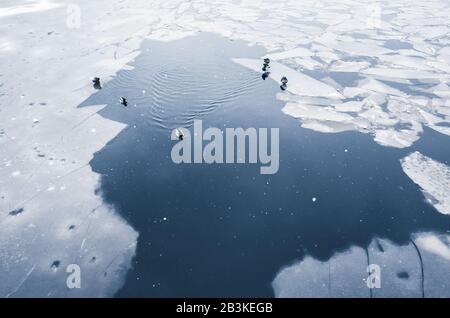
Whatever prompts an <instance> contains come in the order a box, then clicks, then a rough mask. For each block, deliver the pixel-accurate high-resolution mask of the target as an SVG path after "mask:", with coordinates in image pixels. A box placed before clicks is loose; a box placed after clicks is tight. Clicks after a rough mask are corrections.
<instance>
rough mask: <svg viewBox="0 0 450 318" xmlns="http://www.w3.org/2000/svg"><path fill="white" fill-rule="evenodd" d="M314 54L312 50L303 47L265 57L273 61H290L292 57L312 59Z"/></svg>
mask: <svg viewBox="0 0 450 318" xmlns="http://www.w3.org/2000/svg"><path fill="white" fill-rule="evenodd" d="M313 55H314V53H313V52H311V51H310V50H308V49H306V48H302V47H298V48H296V49H292V50H288V51H284V52H277V53H270V54H267V55H265V56H264V57H268V58H270V59H271V60H274V61H279V60H284V59H289V58H292V57H310V56H313Z"/></svg>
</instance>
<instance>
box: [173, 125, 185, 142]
mask: <svg viewBox="0 0 450 318" xmlns="http://www.w3.org/2000/svg"><path fill="white" fill-rule="evenodd" d="M175 133H176V135H177V137H178V139H179V140H183V138H184V134H183V132H182V131H181V129H179V128H177V130H176V132H175Z"/></svg>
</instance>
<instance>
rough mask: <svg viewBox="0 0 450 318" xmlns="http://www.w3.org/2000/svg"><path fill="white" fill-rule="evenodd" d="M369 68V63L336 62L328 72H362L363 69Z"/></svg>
mask: <svg viewBox="0 0 450 318" xmlns="http://www.w3.org/2000/svg"><path fill="white" fill-rule="evenodd" d="M369 66H370V63H369V62H346V61H336V62H334V63H333V64H332V65H331V66H330V67H329V68H328V70H329V71H331V72H360V71H361V70H362V69H366V68H368V67H369Z"/></svg>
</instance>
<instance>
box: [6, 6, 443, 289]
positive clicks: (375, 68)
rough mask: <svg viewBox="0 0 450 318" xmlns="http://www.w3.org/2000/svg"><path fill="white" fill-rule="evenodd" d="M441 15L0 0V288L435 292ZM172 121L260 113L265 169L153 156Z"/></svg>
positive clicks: (423, 9)
mask: <svg viewBox="0 0 450 318" xmlns="http://www.w3.org/2000/svg"><path fill="white" fill-rule="evenodd" d="M449 16H450V3H449V2H448V1H442V0H427V1H421V0H417V1H414V2H411V1H409V0H393V1H390V2H373V1H371V0H365V1H364V0H361V1H357V2H354V1H350V0H338V1H335V0H321V1H317V0H304V1H302V2H301V4H300V3H299V1H298V0H280V1H276V2H274V1H268V0H251V1H250V0H240V1H223V0H210V1H200V0H199V1H180V0H164V1H162V0H153V1H148V0H133V1H130V0H96V1H88V0H79V1H76V3H73V2H72V1H63V0H60V1H56V0H55V1H53V0H21V1H12V0H4V1H2V2H1V4H0V60H1V61H2V62H3V63H1V66H0V153H1V157H0V281H1V284H0V297H111V296H114V295H115V296H156V297H159V296H209V297H210V296H276V297H350V296H352V297H423V296H425V297H450V276H449V275H448V271H449V270H450V233H449V230H450V228H449V227H450V221H449V220H450V219H449V215H450V150H449V149H450V147H449V146H450V138H449V136H450V64H449V61H450V37H449V34H450V25H449V23H448V17H449ZM264 58H270V60H271V63H270V66H271V67H270V74H266V75H265V77H264V78H265V80H263V77H262V76H263V72H262V61H263V59H264ZM4 61H6V62H4ZM283 76H287V78H288V79H289V82H288V85H287V87H285V88H286V90H285V91H283V92H282V91H281V90H280V87H279V85H280V83H279V82H280V80H281V78H282V77H283ZM94 77H99V78H100V79H101V84H102V86H103V89H102V90H96V89H95V88H94V87H93V85H92V79H93V78H94ZM266 77H267V78H266ZM121 96H124V97H126V98H127V100H128V106H127V107H123V106H122V105H120V103H119V97H121ZM194 120H202V121H203V127H204V129H206V128H209V127H217V128H219V129H222V130H223V129H225V128H237V127H243V128H249V127H254V128H278V129H280V162H279V171H278V173H276V174H273V175H261V173H260V167H261V164H223V165H218V164H214V165H207V164H195V165H194V164H192V165H188V164H182V165H176V164H174V163H173V162H172V160H171V158H170V151H171V149H172V146H173V145H174V144H175V141H172V140H171V139H170V134H171V131H172V130H173V129H174V128H178V127H184V128H188V129H192V123H193V122H194ZM191 131H192V130H191ZM368 265H371V266H372V265H373V266H372V267H371V268H374V270H375V269H376V268H377V266H378V268H379V269H380V270H381V280H382V284H381V286H382V287H381V288H379V289H378V288H375V289H369V288H367V283H368V282H371V281H372V278H373V277H371V278H370V277H369V279H368V272H367V266H368ZM74 266H75V267H74ZM77 267H78V268H79V269H80V271H81V273H82V274H81V277H82V284H81V286H82V287H80V288H70V287H69V286H68V284H67V278H68V277H67V276H68V269H69V268H77ZM369 287H370V286H369Z"/></svg>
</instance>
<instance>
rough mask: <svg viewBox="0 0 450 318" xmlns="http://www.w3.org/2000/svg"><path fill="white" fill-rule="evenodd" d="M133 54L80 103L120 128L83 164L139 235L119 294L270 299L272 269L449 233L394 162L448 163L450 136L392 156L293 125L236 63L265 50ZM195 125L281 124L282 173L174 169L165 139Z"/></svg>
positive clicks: (175, 47) (218, 44)
mask: <svg viewBox="0 0 450 318" xmlns="http://www.w3.org/2000/svg"><path fill="white" fill-rule="evenodd" d="M142 51H143V52H142V54H141V55H140V56H139V57H138V58H137V59H136V61H135V62H133V63H132V66H134V69H133V70H123V71H120V72H119V73H118V74H117V76H116V77H115V78H114V79H113V80H112V81H110V82H109V83H108V84H107V85H106V86H105V87H104V88H103V89H102V90H101V91H98V92H96V93H95V94H93V95H92V97H91V98H89V99H88V100H87V101H85V102H84V103H83V105H82V106H87V105H92V104H105V103H106V104H108V106H107V107H106V108H105V109H104V110H103V111H102V112H101V114H102V115H103V116H104V117H106V118H110V119H112V120H116V121H120V122H123V123H126V124H128V128H126V129H125V130H124V131H123V132H122V133H121V134H120V135H119V136H117V138H115V139H114V140H112V141H111V142H110V143H109V144H108V145H107V146H106V147H105V148H104V149H102V150H101V151H100V152H98V153H97V154H96V155H95V157H94V159H93V160H92V162H91V165H92V167H93V169H94V170H95V171H96V172H98V173H100V174H101V175H102V179H101V192H102V195H103V197H104V199H105V200H106V201H107V202H109V203H111V204H113V205H114V206H115V207H116V208H117V210H118V211H119V212H120V213H121V214H122V215H123V217H124V218H126V219H127V221H128V222H130V223H131V225H132V226H133V227H134V228H135V229H136V230H137V231H139V234H140V236H139V239H138V247H137V255H136V258H135V260H134V269H133V270H131V271H130V272H129V274H128V277H127V280H126V283H125V285H124V287H123V288H122V289H121V290H120V291H119V292H118V294H117V296H120V297H132V296H143V297H214V296H223V297H238V296H243V297H271V296H273V291H272V288H271V282H272V280H273V278H274V277H275V275H276V274H277V272H278V271H279V270H280V269H281V268H282V267H283V266H286V265H289V264H290V263H292V262H293V261H296V260H299V259H301V258H302V257H303V256H304V255H306V254H310V255H312V256H313V257H316V258H319V259H321V260H326V259H328V258H329V257H331V255H332V254H333V253H335V252H336V251H339V250H344V249H346V248H347V247H349V246H350V245H355V244H356V245H360V246H367V245H368V243H369V242H370V241H371V239H372V238H373V237H374V236H378V237H384V238H389V239H391V240H393V241H394V242H396V243H398V244H403V243H407V241H408V239H409V237H410V235H411V233H414V232H417V231H419V230H433V231H436V232H444V231H447V230H450V221H449V218H448V217H446V216H444V215H441V214H439V213H438V212H436V210H435V209H434V208H433V207H432V206H430V205H428V204H426V203H425V202H424V197H423V195H422V193H421V192H420V190H419V189H418V187H417V186H416V185H415V184H414V183H413V182H412V181H411V180H410V179H409V178H408V177H407V176H406V175H405V174H404V173H403V171H402V169H401V166H400V162H399V160H400V159H401V158H403V157H404V156H405V155H407V154H408V153H410V152H412V151H414V150H420V151H421V152H422V153H423V154H425V155H428V156H431V157H432V158H433V159H436V160H439V161H441V162H444V163H447V164H449V162H450V141H449V138H448V137H445V136H442V135H439V134H437V133H434V132H433V131H431V130H428V129H426V131H425V133H424V136H423V137H422V139H421V140H420V141H419V142H417V144H416V145H415V146H414V147H411V148H409V149H405V150H398V149H392V148H386V147H382V146H379V145H377V144H376V143H375V142H374V141H373V140H372V137H371V136H368V135H363V134H361V133H357V132H354V133H353V132H346V133H340V134H321V133H316V132H313V131H310V130H306V129H302V128H301V127H300V126H299V123H298V121H297V120H296V119H294V118H292V117H290V116H287V115H285V114H283V113H282V112H281V108H282V107H283V103H282V102H280V101H278V100H276V98H275V95H276V93H277V92H278V91H279V85H278V83H275V82H273V81H271V80H266V81H263V80H262V79H261V77H260V75H259V74H256V73H254V72H252V71H250V70H247V69H245V68H243V67H241V66H239V65H237V64H235V63H233V62H232V60H231V58H235V57H245V58H259V57H260V56H262V55H263V54H264V50H263V49H262V48H259V47H249V46H248V45H247V44H246V43H244V42H239V41H230V40H227V39H223V38H221V37H219V36H217V35H213V34H199V35H197V36H194V37H189V38H186V39H182V40H178V41H175V42H171V43H161V42H155V41H148V42H146V43H144V45H143V49H142ZM120 96H126V97H127V98H128V101H129V105H128V107H127V108H125V107H122V106H121V105H119V103H118V98H119V97H120ZM194 119H202V120H203V127H204V129H206V128H208V127H218V128H221V129H224V128H226V127H233V128H235V127H243V128H248V127H256V128H279V129H280V169H279V172H278V173H277V174H275V175H260V173H259V168H260V165H259V164H257V165H255V164H234V165H233V164H231V165H230V164H223V165H207V164H191V165H188V164H182V165H176V164H174V163H173V162H172V161H171V158H170V151H171V148H172V146H173V145H174V143H175V142H173V141H171V140H170V133H171V130H172V129H174V128H176V127H190V126H191V125H192V123H193V120H194ZM346 150H347V151H346ZM313 197H315V198H317V200H316V201H315V202H313V200H312V198H313Z"/></svg>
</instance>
